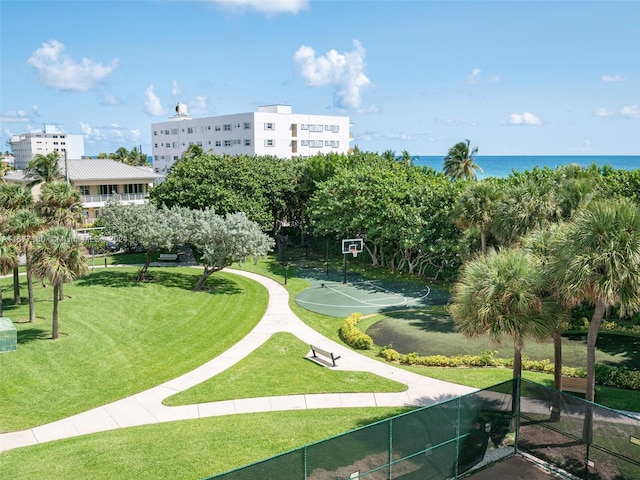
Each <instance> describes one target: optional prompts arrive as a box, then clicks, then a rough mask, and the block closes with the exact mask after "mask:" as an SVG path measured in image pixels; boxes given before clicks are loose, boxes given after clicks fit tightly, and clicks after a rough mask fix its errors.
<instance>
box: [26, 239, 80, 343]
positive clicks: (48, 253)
mask: <svg viewBox="0 0 640 480" xmlns="http://www.w3.org/2000/svg"><path fill="white" fill-rule="evenodd" d="M33 265H34V267H33V271H34V273H35V274H36V275H37V276H38V277H39V278H42V279H44V278H46V279H48V280H49V281H50V282H51V284H52V285H53V314H52V317H51V321H52V324H51V338H52V339H53V340H55V339H56V338H58V297H59V293H58V292H59V289H60V286H61V285H62V284H63V283H66V282H71V281H72V280H74V279H76V278H78V277H80V276H82V275H85V274H86V273H87V272H88V266H87V252H86V250H85V248H84V247H83V246H82V245H81V244H80V241H79V240H78V238H77V237H76V236H75V235H74V233H73V231H72V230H71V229H69V228H65V227H53V228H50V229H49V230H47V231H46V232H44V233H43V234H42V235H41V241H39V242H38V244H37V245H36V246H35V248H34V249H33Z"/></svg>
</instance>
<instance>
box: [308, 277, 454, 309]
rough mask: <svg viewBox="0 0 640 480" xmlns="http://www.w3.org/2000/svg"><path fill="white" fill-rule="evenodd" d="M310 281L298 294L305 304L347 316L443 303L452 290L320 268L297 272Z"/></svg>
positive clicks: (310, 307)
mask: <svg viewBox="0 0 640 480" xmlns="http://www.w3.org/2000/svg"><path fill="white" fill-rule="evenodd" d="M296 277H298V278H302V279H304V280H306V281H307V282H309V285H310V286H309V288H307V289H305V290H303V291H301V292H300V293H298V295H296V298H295V301H296V303H297V304H298V305H300V306H301V307H302V308H305V309H307V310H310V311H312V312H316V313H320V314H323V315H329V316H331V317H338V318H341V317H347V316H349V315H351V314H352V313H354V312H359V313H362V314H364V315H366V314H371V313H380V312H390V311H397V310H406V309H410V308H419V307H425V306H428V305H442V304H445V303H447V301H448V299H449V294H448V293H447V292H445V291H442V290H437V289H433V288H429V287H428V286H427V285H414V284H409V283H399V282H386V281H384V282H383V281H380V280H366V279H364V278H362V277H361V276H359V275H357V274H354V273H349V275H348V276H347V283H342V279H341V278H339V275H336V274H333V275H326V274H325V273H324V272H322V271H320V270H306V271H302V272H298V274H297V275H296Z"/></svg>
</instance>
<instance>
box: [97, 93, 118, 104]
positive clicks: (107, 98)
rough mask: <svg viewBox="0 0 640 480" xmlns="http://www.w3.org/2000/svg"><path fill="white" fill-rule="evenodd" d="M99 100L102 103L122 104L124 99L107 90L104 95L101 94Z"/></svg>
mask: <svg viewBox="0 0 640 480" xmlns="http://www.w3.org/2000/svg"><path fill="white" fill-rule="evenodd" d="M98 101H99V102H100V104H101V105H108V106H115V105H122V100H121V99H120V97H118V96H117V95H115V94H113V93H110V92H105V93H103V94H102V95H100V97H99V100H98Z"/></svg>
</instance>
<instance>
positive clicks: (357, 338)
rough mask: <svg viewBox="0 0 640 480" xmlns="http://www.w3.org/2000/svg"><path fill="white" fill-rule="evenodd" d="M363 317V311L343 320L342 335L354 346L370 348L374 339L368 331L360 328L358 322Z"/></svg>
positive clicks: (361, 348) (363, 348) (362, 348)
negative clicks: (365, 331) (362, 330)
mask: <svg viewBox="0 0 640 480" xmlns="http://www.w3.org/2000/svg"><path fill="white" fill-rule="evenodd" d="M361 319H362V314H361V313H357V312H356V313H352V314H351V315H349V316H348V317H347V318H345V319H344V321H343V322H342V327H340V336H341V337H342V339H343V340H344V341H345V342H346V343H347V344H348V345H351V346H352V347H353V348H357V349H358V350H370V349H372V348H373V340H372V339H371V337H370V336H369V335H367V334H366V333H363V332H361V331H360V330H358V327H357V326H356V325H357V323H358V322H359V321H360V320H361Z"/></svg>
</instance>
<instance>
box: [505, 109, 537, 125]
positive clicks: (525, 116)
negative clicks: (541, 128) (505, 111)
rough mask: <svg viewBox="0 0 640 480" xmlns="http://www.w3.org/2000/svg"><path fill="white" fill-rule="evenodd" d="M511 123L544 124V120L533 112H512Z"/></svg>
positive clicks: (509, 122)
mask: <svg viewBox="0 0 640 480" xmlns="http://www.w3.org/2000/svg"><path fill="white" fill-rule="evenodd" d="M507 123H508V124H509V125H542V120H540V119H539V118H538V117H536V116H535V115H534V114H533V113H529V112H524V113H512V114H511V115H509V121H508V122H507Z"/></svg>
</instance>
